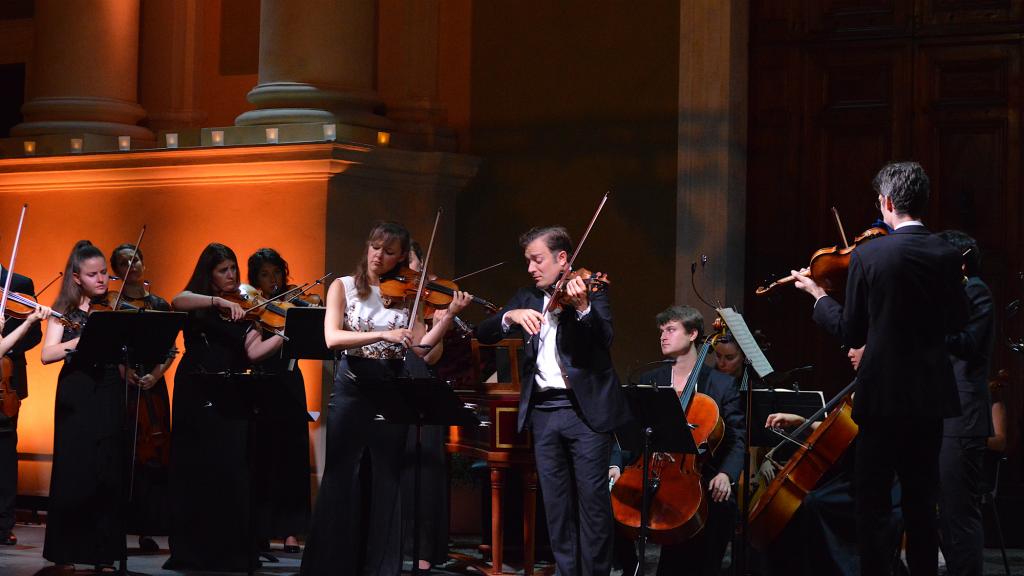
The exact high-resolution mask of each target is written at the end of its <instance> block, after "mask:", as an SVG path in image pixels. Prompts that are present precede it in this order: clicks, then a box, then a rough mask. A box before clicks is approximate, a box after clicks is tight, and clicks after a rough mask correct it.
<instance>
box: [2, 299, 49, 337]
mask: <svg viewBox="0 0 1024 576" xmlns="http://www.w3.org/2000/svg"><path fill="white" fill-rule="evenodd" d="M51 312H53V310H52V309H51V308H50V307H49V306H43V305H41V304H40V305H38V306H36V309H35V310H33V311H32V313H31V314H29V315H28V318H26V319H25V320H26V323H27V324H35V323H36V322H41V321H43V320H46V319H47V318H49V317H50V313H51ZM2 330H3V324H0V331H2Z"/></svg>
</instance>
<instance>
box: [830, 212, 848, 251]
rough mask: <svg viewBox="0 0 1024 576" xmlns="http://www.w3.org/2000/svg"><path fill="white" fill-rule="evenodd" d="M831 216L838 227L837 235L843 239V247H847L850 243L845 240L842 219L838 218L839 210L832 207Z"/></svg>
mask: <svg viewBox="0 0 1024 576" xmlns="http://www.w3.org/2000/svg"><path fill="white" fill-rule="evenodd" d="M832 216H833V217H834V218H835V219H836V227H838V228H839V237H840V238H842V239H843V248H849V247H850V243H849V242H847V241H846V230H843V221H842V220H840V219H839V210H836V207H835V206H833V207H832Z"/></svg>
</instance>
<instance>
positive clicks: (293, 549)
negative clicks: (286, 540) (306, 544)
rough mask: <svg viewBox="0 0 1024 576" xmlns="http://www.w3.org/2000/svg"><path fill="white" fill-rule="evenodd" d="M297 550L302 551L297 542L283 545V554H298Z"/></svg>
mask: <svg viewBox="0 0 1024 576" xmlns="http://www.w3.org/2000/svg"><path fill="white" fill-rule="evenodd" d="M299 552H302V548H299V545H298V544H285V545H284V553H285V554H298V553H299Z"/></svg>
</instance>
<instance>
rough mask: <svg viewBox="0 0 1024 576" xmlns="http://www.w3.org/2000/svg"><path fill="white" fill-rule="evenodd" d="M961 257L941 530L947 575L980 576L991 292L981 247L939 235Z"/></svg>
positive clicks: (957, 235)
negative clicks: (961, 311) (963, 318)
mask: <svg viewBox="0 0 1024 576" xmlns="http://www.w3.org/2000/svg"><path fill="white" fill-rule="evenodd" d="M938 235H939V236H940V237H942V238H943V239H945V240H946V241H947V242H949V243H950V244H951V245H952V246H953V247H954V248H956V250H957V252H959V253H960V254H963V274H964V277H965V278H966V280H967V282H966V284H964V291H965V292H966V294H967V299H968V301H969V302H970V307H969V309H970V315H969V319H968V321H967V324H966V325H965V326H964V327H963V329H962V330H961V331H959V332H957V333H955V334H951V335H949V336H947V337H946V343H947V344H948V345H949V353H950V354H951V357H950V359H951V360H952V361H953V373H954V374H955V375H956V385H957V390H958V392H959V395H960V412H961V413H960V416H958V417H956V418H947V419H946V420H945V422H944V423H943V434H942V448H941V450H940V451H939V476H940V489H941V491H940V497H939V512H940V514H939V526H940V528H941V534H942V551H943V553H944V554H945V556H946V573H947V574H949V575H950V576H960V575H970V576H981V573H982V567H983V564H984V550H985V532H984V529H983V528H982V524H981V498H982V495H983V494H982V492H983V488H982V464H983V460H984V458H985V444H986V441H987V439H988V437H989V436H991V435H992V434H993V428H992V410H991V399H990V398H989V393H988V374H989V365H990V362H991V360H992V343H993V337H994V335H995V329H994V316H993V313H992V291H991V290H989V288H988V286H987V285H986V284H985V283H984V282H982V280H981V278H979V277H978V274H980V273H981V253H980V252H979V251H978V244H977V242H975V241H974V238H971V237H970V236H968V235H967V234H964V233H963V232H960V231H959V230H946V231H943V232H940V233H939V234H938Z"/></svg>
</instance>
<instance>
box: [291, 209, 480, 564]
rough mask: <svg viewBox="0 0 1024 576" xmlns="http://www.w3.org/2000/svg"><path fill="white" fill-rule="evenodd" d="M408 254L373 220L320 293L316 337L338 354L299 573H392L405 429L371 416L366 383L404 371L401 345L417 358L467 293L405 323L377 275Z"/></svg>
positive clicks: (398, 546) (400, 232)
mask: <svg viewBox="0 0 1024 576" xmlns="http://www.w3.org/2000/svg"><path fill="white" fill-rule="evenodd" d="M408 260H409V231H408V230H406V229H405V227H403V226H402V225H400V224H397V223H394V222H380V223H377V224H375V225H374V226H373V228H372V229H371V230H370V234H369V237H368V238H367V242H366V255H365V257H364V258H363V259H361V261H360V262H359V264H358V266H357V267H356V270H355V272H354V273H353V275H352V276H346V277H344V278H339V279H336V280H335V281H334V282H333V283H331V286H330V288H329V289H328V291H327V303H326V307H327V314H326V317H325V319H324V338H325V340H326V342H327V346H328V347H330V348H331V349H334V350H339V351H344V353H343V354H341V355H339V359H338V361H337V363H336V365H335V372H334V373H335V377H334V386H333V390H332V392H331V398H330V402H329V403H328V411H327V462H326V465H325V467H324V475H323V480H322V482H321V484H320V491H319V495H318V496H317V502H316V507H315V509H314V511H313V521H312V525H311V527H310V531H309V536H308V538H307V539H306V550H305V552H304V554H303V558H302V569H301V573H302V574H303V575H306V576H312V575H320V574H336V573H338V571H339V570H342V571H344V572H346V573H350V574H363V575H366V574H383V575H388V576H392V575H394V574H398V573H399V571H400V570H401V561H402V529H401V498H400V497H399V478H400V473H401V468H402V454H403V451H404V448H405V439H406V434H407V427H406V426H404V425H398V424H389V423H384V422H374V418H375V416H376V414H377V412H378V411H377V410H376V409H375V407H374V403H373V401H372V399H371V398H372V397H371V396H370V395H369V393H368V389H369V388H370V387H372V386H374V383H375V382H378V383H379V382H380V381H381V380H384V379H387V378H391V377H394V376H398V375H402V374H403V373H405V371H406V368H405V362H404V361H403V359H404V358H406V353H407V352H408V351H411V352H413V353H414V354H415V355H416V356H418V357H419V356H424V355H426V353H427V352H429V350H430V349H431V348H432V347H433V346H435V345H437V344H438V343H439V342H440V341H441V338H442V337H443V335H444V333H445V331H446V330H448V328H449V325H450V323H451V316H453V315H454V314H456V313H458V312H459V311H461V310H462V309H463V308H465V306H466V305H467V304H468V303H469V302H470V299H471V296H470V295H468V294H465V293H462V292H459V293H456V295H455V298H454V300H453V301H452V304H451V307H450V310H451V314H449V315H448V316H447V317H446V318H445V319H443V320H441V321H440V322H437V323H435V325H434V326H432V327H431V329H430V330H429V331H427V330H426V329H425V327H424V324H423V321H422V319H417V321H416V322H415V323H413V324H411V325H410V323H409V312H410V311H409V307H411V304H398V305H395V306H392V307H386V306H385V305H384V302H383V300H382V299H381V295H380V288H379V284H380V279H381V277H383V276H386V275H387V274H388V273H389V272H391V271H392V270H395V269H397V268H399V267H402V266H406V265H407V264H408ZM366 452H368V456H369V463H370V469H369V470H366V471H364V472H363V473H362V476H364V477H367V478H369V479H370V484H369V485H370V486H372V490H371V492H372V493H371V494H370V495H369V498H366V497H364V496H363V495H362V494H361V492H362V488H363V485H362V483H361V482H360V476H361V474H360V463H361V462H363V461H364V460H363V457H364V453H366ZM364 502H367V503H368V504H369V506H368V510H365V509H364V508H365V505H364V504H363V503H364ZM364 543H365V544H364Z"/></svg>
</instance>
